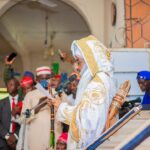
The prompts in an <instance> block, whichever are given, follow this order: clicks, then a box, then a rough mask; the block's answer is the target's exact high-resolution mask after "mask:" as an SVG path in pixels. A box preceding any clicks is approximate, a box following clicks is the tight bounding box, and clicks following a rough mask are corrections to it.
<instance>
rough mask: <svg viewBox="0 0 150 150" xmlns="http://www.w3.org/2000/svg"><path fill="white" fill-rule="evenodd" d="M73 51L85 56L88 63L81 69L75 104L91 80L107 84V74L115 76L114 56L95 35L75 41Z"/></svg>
mask: <svg viewBox="0 0 150 150" xmlns="http://www.w3.org/2000/svg"><path fill="white" fill-rule="evenodd" d="M71 51H72V54H73V56H74V57H75V56H78V57H80V58H83V59H84V61H85V63H86V65H84V66H83V68H82V70H81V73H80V75H81V79H80V82H79V84H78V88H77V95H76V100H75V104H78V103H79V102H80V100H81V98H82V96H83V93H84V91H85V89H86V88H87V86H88V84H89V82H90V81H91V80H95V81H97V82H101V81H102V82H103V83H104V85H105V86H107V83H106V82H105V80H106V78H108V77H107V75H109V77H111V78H112V77H113V65H112V56H111V53H110V51H109V50H108V49H107V48H106V47H105V46H104V45H103V44H102V43H101V42H100V41H98V40H97V39H96V38H95V37H94V36H93V35H90V36H87V37H85V38H82V39H80V40H75V41H73V43H72V45H71ZM106 74H107V75H106ZM111 82H112V83H111V85H112V87H114V83H113V80H112V79H111ZM78 89H79V90H78ZM113 89H114V91H112V92H111V93H113V94H112V95H114V93H115V87H114V88H113ZM111 97H112V96H111ZM110 100H111V99H110Z"/></svg>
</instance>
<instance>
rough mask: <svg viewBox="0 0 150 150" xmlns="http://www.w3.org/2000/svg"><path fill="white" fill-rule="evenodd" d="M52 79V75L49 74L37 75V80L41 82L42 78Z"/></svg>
mask: <svg viewBox="0 0 150 150" xmlns="http://www.w3.org/2000/svg"><path fill="white" fill-rule="evenodd" d="M49 79H50V75H48V74H42V75H39V76H37V81H38V82H40V81H41V80H49Z"/></svg>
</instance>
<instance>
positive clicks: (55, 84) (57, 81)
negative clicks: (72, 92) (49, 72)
mask: <svg viewBox="0 0 150 150" xmlns="http://www.w3.org/2000/svg"><path fill="white" fill-rule="evenodd" d="M59 84H60V79H59V78H56V77H53V78H51V79H50V87H51V88H57V87H58V85H59Z"/></svg>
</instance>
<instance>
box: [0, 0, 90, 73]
mask: <svg viewBox="0 0 150 150" xmlns="http://www.w3.org/2000/svg"><path fill="white" fill-rule="evenodd" d="M13 2H14V3H12V1H8V3H7V7H6V5H5V7H3V9H1V10H2V12H3V13H0V14H1V15H2V14H3V15H2V16H1V19H0V26H1V28H0V34H1V36H3V38H5V39H6V40H7V41H8V42H9V44H10V45H11V46H12V48H13V49H14V50H16V51H17V52H18V53H19V54H20V56H21V59H22V62H23V64H22V66H20V68H23V69H22V70H26V69H28V70H31V71H34V70H35V68H36V67H38V66H41V65H51V63H53V62H60V59H59V56H58V52H57V50H58V49H62V50H65V51H67V52H69V50H70V45H71V42H72V41H73V40H74V39H79V38H81V37H84V36H86V35H89V34H90V29H89V25H88V23H87V22H86V21H85V19H84V18H83V17H82V16H81V15H80V14H79V13H78V12H77V11H76V10H75V9H74V8H73V7H71V6H70V4H69V5H68V4H66V3H65V2H62V1H60V0H51V1H50V2H52V3H54V4H55V5H56V6H55V7H51V6H45V5H47V4H44V5H43V4H41V3H39V2H38V1H35V0H34V1H32V0H23V1H21V2H20V1H19V2H18V1H13ZM1 10H0V11H1ZM46 14H47V15H48V36H47V43H48V44H50V42H51V40H50V36H51V33H53V32H55V37H54V39H53V45H54V49H55V50H54V53H55V55H54V56H49V58H48V59H45V58H44V50H45V45H44V44H45V43H44V42H45V34H46V33H45V30H46V28H45V17H46ZM60 66H62V67H61V69H60V71H66V67H68V68H70V66H69V65H68V64H67V63H62V62H60ZM22 70H18V71H22Z"/></svg>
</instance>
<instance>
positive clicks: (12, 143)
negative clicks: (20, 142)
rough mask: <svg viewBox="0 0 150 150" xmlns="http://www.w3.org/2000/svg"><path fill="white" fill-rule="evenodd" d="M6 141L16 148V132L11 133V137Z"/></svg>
mask: <svg viewBox="0 0 150 150" xmlns="http://www.w3.org/2000/svg"><path fill="white" fill-rule="evenodd" d="M6 142H7V144H8V145H9V146H10V147H11V148H13V149H15V147H16V143H17V139H16V137H15V136H14V134H11V135H10V136H9V138H8V139H7V140H6Z"/></svg>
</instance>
